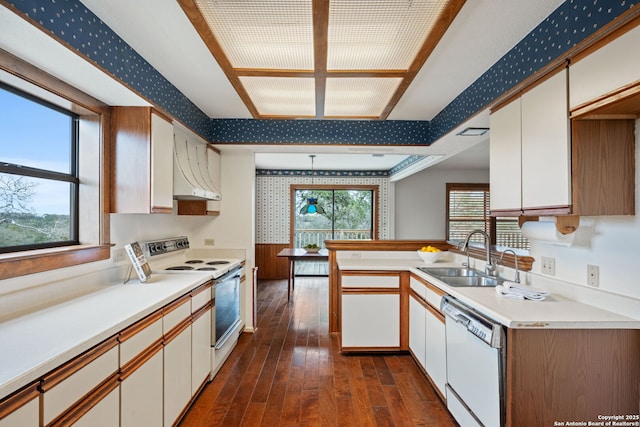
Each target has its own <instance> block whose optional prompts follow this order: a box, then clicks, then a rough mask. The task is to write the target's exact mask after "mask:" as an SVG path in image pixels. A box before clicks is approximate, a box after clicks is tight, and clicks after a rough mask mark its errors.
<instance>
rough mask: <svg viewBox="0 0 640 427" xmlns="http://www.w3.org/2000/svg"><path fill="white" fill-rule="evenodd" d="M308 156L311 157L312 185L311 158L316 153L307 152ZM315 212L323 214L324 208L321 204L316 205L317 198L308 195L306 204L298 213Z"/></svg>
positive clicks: (312, 213)
mask: <svg viewBox="0 0 640 427" xmlns="http://www.w3.org/2000/svg"><path fill="white" fill-rule="evenodd" d="M309 157H311V185H313V175H314V169H313V159H314V158H315V157H316V155H315V154H309ZM315 214H320V215H324V209H323V208H322V206H320V205H318V199H316V198H315V197H309V198H308V199H307V204H306V205H304V206H303V207H302V209H300V215H315Z"/></svg>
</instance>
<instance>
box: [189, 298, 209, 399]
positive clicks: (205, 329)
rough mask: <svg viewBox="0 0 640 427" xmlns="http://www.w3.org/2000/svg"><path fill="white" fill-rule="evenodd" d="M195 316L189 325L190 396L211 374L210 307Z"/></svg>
mask: <svg viewBox="0 0 640 427" xmlns="http://www.w3.org/2000/svg"><path fill="white" fill-rule="evenodd" d="M195 316H197V319H195V321H194V322H193V324H192V325H191V333H192V343H191V344H192V346H191V351H192V354H191V362H192V367H191V372H192V377H191V395H195V394H196V392H197V391H198V389H199V388H200V386H201V385H202V384H203V383H204V382H205V381H207V380H208V378H209V374H210V373H211V351H212V348H211V307H208V308H206V309H204V310H203V311H202V312H201V313H197V314H196V315H194V317H195Z"/></svg>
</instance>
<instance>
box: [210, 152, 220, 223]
mask: <svg viewBox="0 0 640 427" xmlns="http://www.w3.org/2000/svg"><path fill="white" fill-rule="evenodd" d="M207 161H208V164H209V176H210V177H211V182H212V183H213V186H214V188H215V189H216V190H217V191H218V192H220V193H222V189H221V188H220V187H221V185H220V168H221V166H222V163H221V157H220V153H218V152H217V151H216V150H213V149H208V150H207ZM207 212H212V213H219V212H220V200H207Z"/></svg>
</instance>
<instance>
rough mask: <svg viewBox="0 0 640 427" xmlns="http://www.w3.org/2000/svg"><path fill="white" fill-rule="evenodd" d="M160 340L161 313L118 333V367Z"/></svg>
mask: <svg viewBox="0 0 640 427" xmlns="http://www.w3.org/2000/svg"><path fill="white" fill-rule="evenodd" d="M160 338H162V313H161V312H159V313H158V314H157V315H155V316H154V315H152V316H150V317H148V318H145V319H142V320H141V321H140V322H137V323H135V324H133V325H131V326H130V327H128V328H127V329H125V330H124V331H122V332H121V333H120V366H121V367H122V366H124V365H126V364H127V363H128V362H129V361H131V360H132V359H133V358H134V357H136V356H137V355H138V354H140V353H142V352H143V351H144V350H145V349H147V348H148V347H150V346H151V345H152V344H153V343H154V342H156V341H157V340H159V339H160Z"/></svg>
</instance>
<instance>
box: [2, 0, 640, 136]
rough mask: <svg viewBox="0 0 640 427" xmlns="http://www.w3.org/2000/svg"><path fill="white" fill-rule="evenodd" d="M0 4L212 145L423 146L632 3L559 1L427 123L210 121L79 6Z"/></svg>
mask: <svg viewBox="0 0 640 427" xmlns="http://www.w3.org/2000/svg"><path fill="white" fill-rule="evenodd" d="M3 1H4V2H6V3H7V4H9V5H13V7H15V8H16V9H17V10H18V11H20V12H22V13H23V14H25V15H26V16H28V17H29V18H30V19H32V20H34V21H35V22H37V23H38V24H40V25H41V26H42V27H44V28H45V29H46V30H48V31H49V32H50V33H51V34H52V36H54V37H56V38H58V39H59V40H61V41H63V42H64V43H66V44H67V45H68V46H70V47H71V48H72V49H74V50H76V51H77V52H79V53H81V54H83V55H85V56H86V57H87V58H88V59H89V60H91V61H93V62H94V63H95V64H96V66H98V67H100V68H102V69H104V70H105V71H107V72H109V73H111V74H112V75H113V76H115V77H116V78H117V79H119V80H120V81H122V82H123V83H124V84H126V85H127V86H129V87H131V88H132V89H133V90H135V91H136V92H138V93H139V94H140V95H142V96H143V97H146V98H147V99H149V100H150V101H152V102H153V103H155V104H157V105H158V106H160V107H161V108H163V109H165V110H166V111H168V112H169V113H171V114H173V115H174V116H175V117H177V118H179V119H180V120H181V121H183V122H184V123H186V124H187V125H188V126H190V127H192V128H193V130H195V131H196V132H198V133H200V134H202V135H204V136H205V137H207V138H208V139H209V140H210V141H212V142H215V143H218V144H220V143H261V144H300V143H303V144H353V145H359V144H371V145H416V144H417V145H420V144H426V145H429V144H431V143H432V142H434V141H435V140H437V139H438V138H439V137H441V136H443V135H444V134H446V133H447V132H448V131H450V130H451V129H453V128H455V127H456V126H457V125H458V124H460V123H462V122H464V121H465V120H466V119H468V118H469V117H471V116H472V115H474V114H475V113H477V112H479V111H481V110H483V109H484V108H485V107H486V106H487V105H488V104H489V103H490V102H491V101H493V100H494V99H496V98H497V97H498V96H500V95H501V94H502V93H504V92H505V91H507V90H509V89H511V88H512V87H514V86H515V85H516V84H518V83H519V82H521V81H522V80H523V79H525V78H527V77H528V76H530V75H532V74H533V73H535V72H536V71H537V70H539V69H540V68H542V67H544V66H545V65H546V64H548V63H549V62H550V61H552V60H554V59H556V58H558V57H561V56H562V55H563V54H564V53H565V52H566V51H567V50H569V49H570V48H571V47H573V46H575V44H577V43H579V42H580V41H582V40H584V39H585V38H586V37H588V36H589V35H591V34H593V33H594V32H595V31H597V30H598V29H600V28H602V27H603V26H604V25H606V24H607V23H609V22H611V21H612V20H613V19H615V18H616V17H618V16H620V15H621V14H622V13H624V12H625V11H627V10H629V9H631V8H632V7H634V6H635V5H637V3H638V2H637V1H630V0H567V1H565V2H564V3H563V4H562V5H560V6H559V7H558V9H556V10H555V11H554V12H553V13H552V14H551V15H549V17H547V19H545V20H544V21H543V22H542V23H540V25H538V27H536V28H535V29H534V30H533V31H532V32H531V33H530V34H529V35H527V36H526V37H525V38H524V39H523V40H522V41H520V42H519V43H518V44H517V45H516V46H515V47H514V48H513V49H511V51H509V52H508V53H507V54H506V55H505V56H504V57H503V58H501V59H500V60H499V61H498V62H496V64H494V65H493V66H492V67H491V68H490V69H489V70H488V71H487V72H486V73H485V74H483V75H482V76H481V77H480V78H479V79H478V80H476V81H475V82H474V83H473V84H472V85H471V86H469V88H467V89H466V90H465V91H463V92H462V93H461V94H460V95H459V96H458V97H457V98H456V99H455V100H453V101H452V102H451V103H450V104H449V105H448V106H447V107H445V108H444V109H443V110H442V111H441V112H440V113H438V114H437V115H436V117H434V119H433V120H432V121H431V122H430V123H429V122H427V121H357V120H356V121H341V120H322V121H320V120H241V119H210V118H208V117H207V116H206V115H205V114H204V113H203V112H202V111H201V110H200V109H198V108H197V107H196V106H195V105H194V104H193V103H192V102H191V101H190V100H189V99H188V98H187V97H186V96H184V94H182V93H181V92H180V91H179V90H178V89H177V88H176V87H174V86H173V85H172V84H171V83H169V82H168V81H167V80H166V79H165V78H164V77H163V76H162V75H161V74H160V73H159V72H158V71H157V70H156V69H154V68H153V67H152V66H151V65H150V64H149V63H148V62H147V61H145V60H144V59H143V58H142V57H141V56H140V55H139V54H138V53H137V52H136V51H135V50H133V49H132V48H131V46H129V45H128V44H127V43H126V42H125V41H124V40H122V39H121V38H120V37H119V36H118V35H117V34H116V33H115V32H114V31H113V30H111V28H109V27H108V26H107V25H106V24H105V23H104V22H102V21H101V20H100V19H99V18H98V17H97V16H95V15H94V14H93V13H92V12H91V11H90V10H89V9H87V8H86V7H85V6H84V5H83V4H82V3H81V2H79V1H77V0H3Z"/></svg>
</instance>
